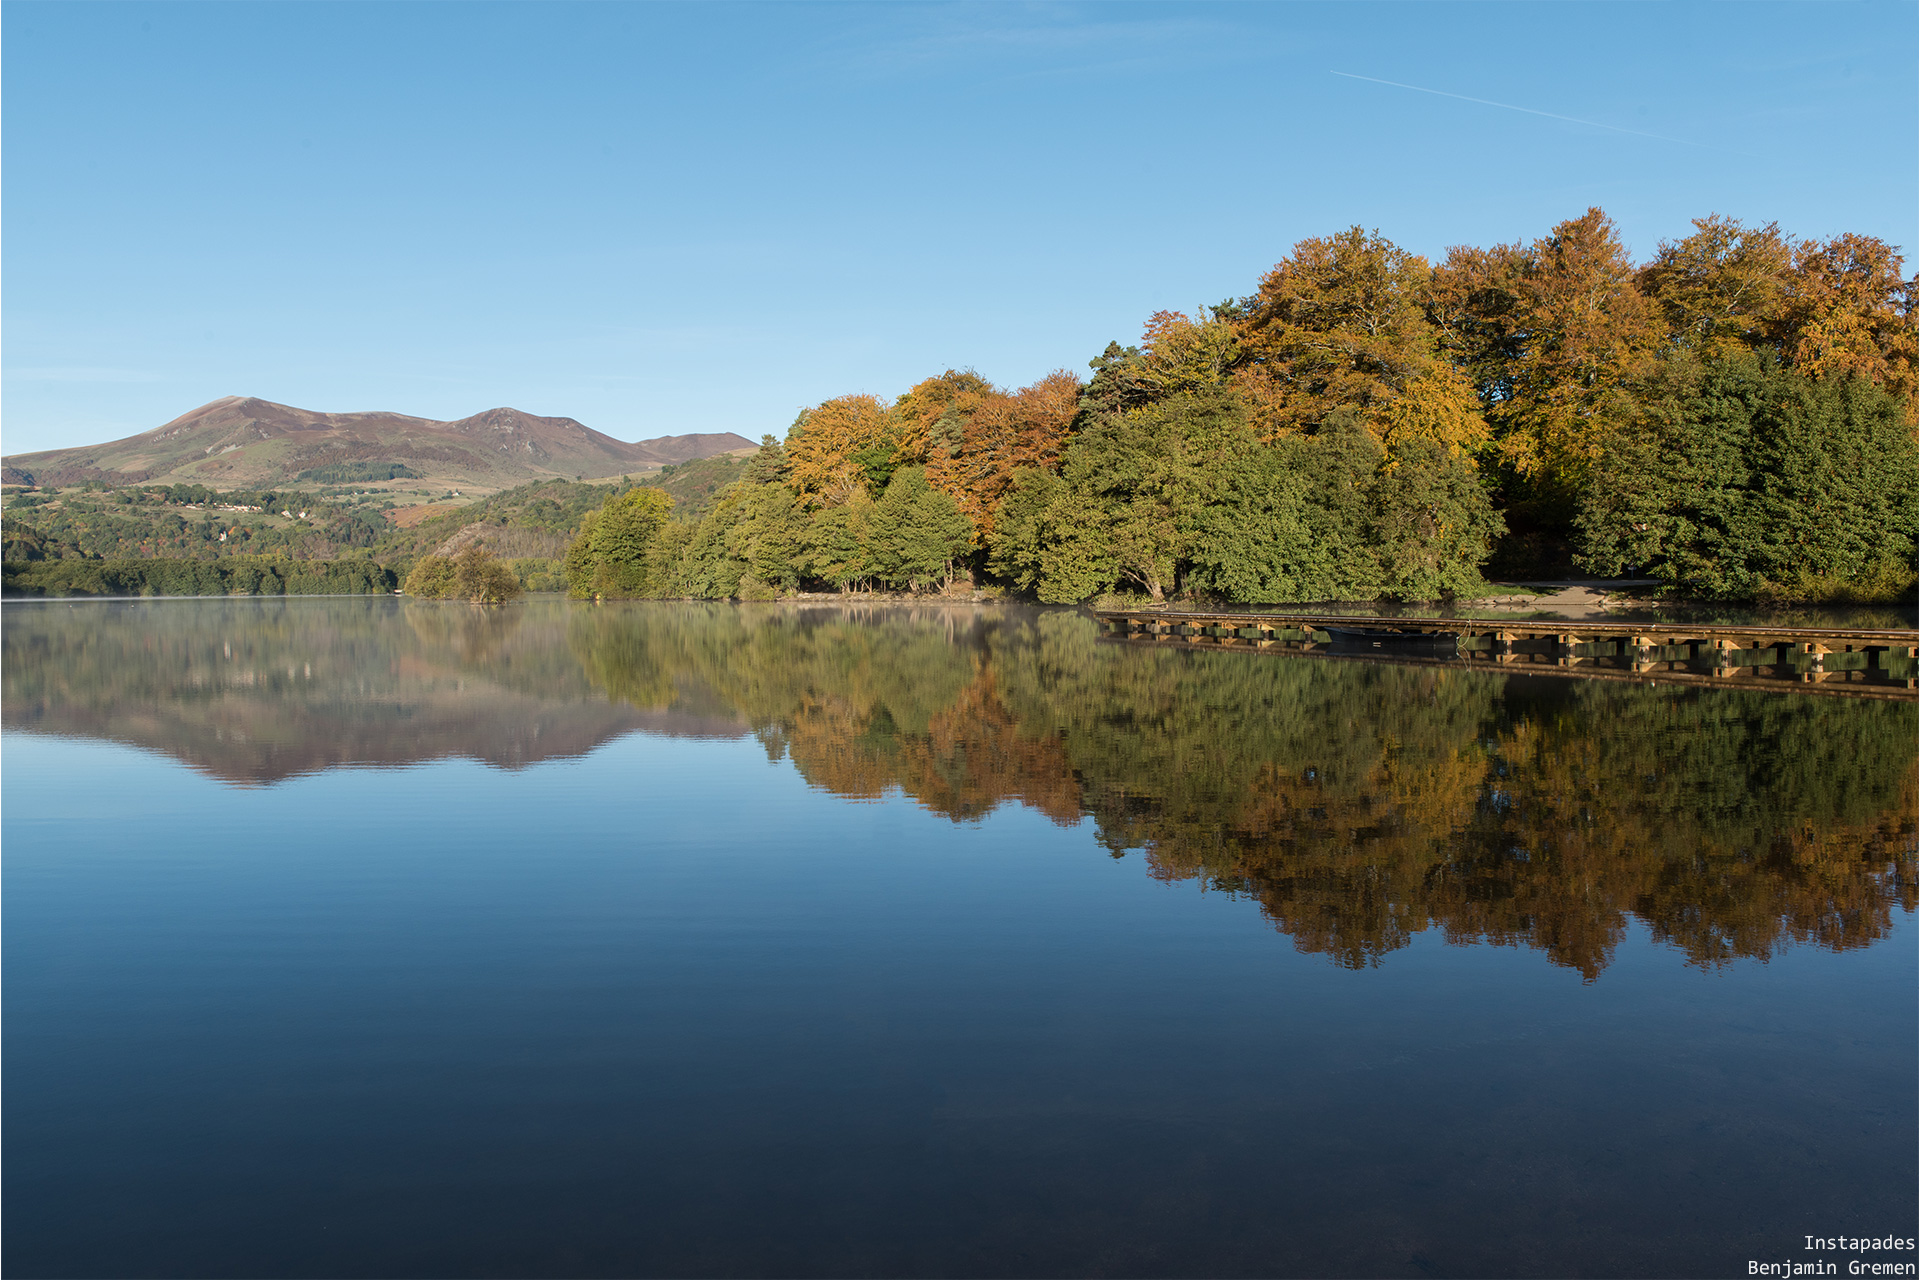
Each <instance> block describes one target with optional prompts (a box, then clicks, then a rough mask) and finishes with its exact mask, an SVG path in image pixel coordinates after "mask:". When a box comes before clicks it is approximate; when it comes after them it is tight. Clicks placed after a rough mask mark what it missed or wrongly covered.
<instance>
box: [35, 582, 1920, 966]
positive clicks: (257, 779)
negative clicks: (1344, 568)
mask: <svg viewBox="0 0 1920 1280" xmlns="http://www.w3.org/2000/svg"><path fill="white" fill-rule="evenodd" d="M7 621H8V626H7V630H6V655H7V658H6V693H5V699H4V704H3V705H4V714H5V717H6V724H7V727H9V728H15V729H32V730H36V731H41V732H53V733H61V734H69V735H81V736H97V737H103V738H110V739H117V740H121V741H126V742H130V743H135V744H137V745H141V746H145V747H149V748H152V749H155V750H160V751H164V752H167V753H170V754H174V755H177V756H179V757H181V758H183V759H184V760H186V761H187V762H188V763H190V764H192V765H193V766H195V767H196V768H199V769H202V770H204V771H206V772H208V773H211V774H213V775H215V776H217V777H220V778H222V779H226V780H228V781H232V782H238V783H270V782H272V781H275V780H277V779H280V778H284V777H288V776H291V775H294V774H298V773H303V772H311V771H313V770H316V769H323V768H328V767H332V766H336V765H395V764H405V763H410V762H414V761H421V760H428V759H436V758H445V757H451V756H468V757H472V758H474V759H478V760H482V761H485V762H487V763H489V764H494V765H499V766H503V767H521V766H525V765H527V764H530V763H533V762H537V761H539V760H544V759H553V758H564V757H570V756H575V755H578V754H581V753H583V752H585V751H588V750H591V749H593V748H594V747H596V746H598V745H599V744H601V743H604V742H607V741H609V740H611V739H613V738H615V737H617V736H619V735H621V734H625V733H631V732H636V731H646V732H653V733H663V734H670V735H677V736H690V737H744V736H746V735H748V734H752V735H753V736H755V737H756V738H758V739H759V741H760V742H761V743H762V744H764V746H765V747H766V749H767V751H768V752H769V754H771V755H772V756H774V757H776V758H779V757H785V758H787V759H790V760H791V761H792V763H793V765H794V767H796V768H797V769H798V770H799V772H800V773H801V775H802V776H804V777H805V778H806V779H807V781H808V782H810V783H812V784H813V785H814V786H816V787H819V788H821V789H822V790H825V791H828V792H831V793H833V794H836V795H839V796H843V797H847V798H849V799H855V800H867V799H874V798H878V797H880V796H882V795H885V794H887V793H889V792H890V791H898V792H901V793H904V794H905V795H907V796H910V797H912V798H913V799H914V800H915V801H916V802H918V803H919V804H920V805H922V806H923V807H925V808H927V809H929V810H931V811H933V812H935V813H938V814H941V815H944V816H945V817H947V818H950V819H952V820H954V821H959V822H965V821H970V820H974V819H978V818H979V817H981V816H982V815H984V814H986V813H988V812H990V811H992V810H993V809H995V808H996V807H998V806H1000V805H1004V804H1020V805H1025V806H1027V807H1029V808H1033V809H1037V810H1039V811H1040V812H1042V813H1044V814H1046V815H1047V816H1048V817H1049V818H1051V819H1053V820H1054V821H1055V822H1058V823H1061V824H1073V823H1076V822H1078V821H1079V820H1081V819H1082V818H1083V817H1090V818H1091V819H1092V820H1093V824H1094V829H1095V831H1096V832H1097V838H1098V840H1099V842H1100V844H1101V846H1103V847H1104V848H1105V849H1107V850H1108V851H1109V852H1111V853H1112V854H1114V855H1116V856H1118V855H1121V854H1124V853H1126V852H1128V851H1130V850H1140V851H1144V853H1145V857H1146V868H1147V871H1148V873H1149V874H1150V875H1152V876H1154V877H1156V878H1158V879H1162V880H1166V881H1171V882H1179V881H1192V882H1195V883H1197V884H1200V885H1203V886H1205V887H1206V888H1208V889H1212V890H1226V891H1229V892H1233V893H1236V894H1240V895H1243V896H1245V897H1246V898H1247V899H1248V900H1249V901H1250V902H1251V903H1253V904H1255V905H1257V907H1258V909H1259V910H1260V911H1261V912H1263V913H1264V914H1265V915H1266V916H1267V918H1268V919H1270V920H1271V921H1272V922H1273V923H1274V925H1275V926H1276V927H1277V928H1278V929H1279V930H1280V931H1281V932H1283V933H1285V934H1286V935H1288V936H1289V937H1290V938H1292V939H1293V941H1294V943H1295V945H1297V946H1298V947H1300V948H1301V949H1303V950H1308V951H1313V952H1318V953H1323V954H1325V955H1327V956H1328V957H1329V958H1331V959H1332V960H1334V961H1335V962H1336V963H1338V964H1341V965H1346V966H1356V967H1357V966H1365V965H1373V964H1378V963H1380V962H1381V961H1382V960H1383V959H1384V958H1385V957H1387V956H1389V955H1391V953H1392V952H1394V951H1395V950H1396V949H1398V948H1401V947H1404V946H1405V945H1406V944H1407V942H1408V940H1409V939H1410V938H1411V937H1412V936H1413V935H1414V934H1416V933H1419V932H1421V931H1423V930H1428V929H1436V930H1439V931H1441V932H1442V933H1443V934H1444V936H1445V937H1446V938H1447V939H1448V940H1450V941H1454V942H1472V941H1479V942H1490V943H1497V944H1503V945H1526V946H1529V947H1532V948H1535V949H1537V950H1538V951H1539V952H1540V953H1542V954H1543V955H1544V956H1545V957H1546V958H1548V959H1549V960H1551V961H1552V962H1553V963H1555V964H1560V965H1566V966H1568V967H1571V968H1574V969H1577V970H1579V971H1580V972H1581V973H1582V974H1584V975H1585V976H1587V977H1588V978H1593V977H1595V976H1597V975H1598V974H1599V973H1600V972H1601V971H1602V970H1603V969H1604V968H1605V967H1606V965H1607V962H1608V958H1609V956H1610V955H1611V953H1612V951H1613V949H1614V947H1615V946H1616V945H1617V943H1618V941H1619V939H1620V937H1621V935H1622V931H1623V930H1624V929H1625V927H1626V925H1627V923H1628V921H1629V920H1632V919H1638V920H1640V921H1642V922H1644V923H1645V924H1646V926H1647V927H1648V928H1649V929H1650V930H1652V932H1653V934H1654V936H1655V937H1657V938H1660V939H1662V940H1663V941H1667V942H1670V943H1671V944H1673V945H1674V946H1675V947H1677V948H1678V949H1679V950H1680V951H1681V952H1682V953H1683V954H1684V955H1685V956H1686V957H1687V959H1688V960H1689V961H1690V962H1692V963H1696V964H1706V965H1712V964H1721V963H1725V962H1727V961H1729V960H1732V959H1737V958H1742V957H1750V958H1764V957H1766V956H1769V955H1771V954H1773V953H1774V952H1775V951H1777V950H1778V949H1779V948H1781V947H1783V946H1786V945H1790V944H1794V943H1810V944H1814V945H1819V946H1824V947H1831V948H1844V947H1850V946H1857V945H1861V944H1863V943H1866V942H1869V941H1871V940H1873V939H1874V938H1876V937H1879V936H1881V935H1882V934H1883V933H1884V932H1885V931H1886V930H1887V928H1888V927H1889V923H1890V920H1891V914H1890V913H1891V912H1892V911H1893V910H1895V909H1896V908H1904V909H1906V910H1912V909H1913V906H1914V895H1915V879H1914V847H1915V827H1914V807H1915V773H1914V768H1913V760H1914V736H1915V714H1914V708H1913V706H1912V705H1911V704H1907V705H1859V704H1852V705H1841V704H1837V703H1835V702H1832V701H1829V700H1824V699H1815V698H1806V697H1795V696H1792V695H1791V694H1782V693H1775V692H1771V691H1766V692H1762V691H1751V690H1711V691H1709V690H1701V689H1687V688H1675V687H1661V686H1652V687H1648V686H1639V685H1627V684H1605V683H1587V682H1580V681H1570V680H1559V679H1554V678H1550V677H1538V676H1528V675H1520V674H1514V675H1509V674H1506V673H1490V672H1484V671H1472V670H1457V669H1449V668H1446V667H1444V666H1427V667H1421V666H1417V665H1415V666H1404V665H1394V664H1372V663H1365V662H1346V661H1333V662H1308V661H1299V660H1292V661H1289V660H1287V659H1286V658H1285V657H1284V656H1282V657H1277V658H1275V659H1273V660H1263V661H1249V660H1246V658H1245V657H1244V656H1234V655H1229V654H1225V653H1222V654H1211V653H1205V652H1182V651H1167V650H1151V649H1150V650H1147V651H1140V650H1139V649H1137V648H1133V649H1128V648H1124V647H1122V648H1116V647H1114V646H1111V645H1104V644H1100V643H1097V642H1096V641H1097V639H1098V637H1099V634H1100V629H1099V627H1098V626H1097V625H1096V623H1095V622H1093V621H1091V620H1089V619H1088V618H1087V617H1086V616H1084V615H1082V614H1080V613H1077V612H1072V611H1035V610H1025V609H1020V608H1015V607H993V608H959V607H945V606H929V607H927V608H925V609H923V610H910V609H901V608H894V607H880V608H866V609H862V608H858V607H852V608H830V607H814V608H793V607H780V606H769V607H762V608H751V607H735V606H715V605H675V604H655V605H635V606H624V607H620V606H616V607H597V608H596V607H584V606H571V605H567V604H564V603H561V602H556V601H535V602H532V603H529V604H527V605H524V606H520V607H517V608H508V609H492V610H487V609H473V608H467V607H460V606H449V605H443V604H435V603H412V602H405V603H402V602H390V601H384V600H382V601H371V602H367V601H351V602H318V601H298V600H294V601H286V602H271V601H250V600H249V601H235V602H231V603H221V602H173V601H167V602H155V603H151V604H142V605H137V606H130V605H125V604H122V605H118V606H114V605H101V604H89V605H85V606H79V607H69V606H61V605H57V604H56V605H33V606H25V607H10V608H9V611H8V618H7Z"/></svg>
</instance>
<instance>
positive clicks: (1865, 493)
mask: <svg viewBox="0 0 1920 1280" xmlns="http://www.w3.org/2000/svg"><path fill="white" fill-rule="evenodd" d="M1635 427H1636V429H1635V430H1634V431H1632V432H1628V433H1623V434H1622V435H1621V436H1619V437H1617V438H1616V440H1615V441H1614V443H1613V445H1612V447H1611V449H1610V450H1609V452H1608V453H1607V455H1606V456H1605V458H1604V461H1603V465H1602V466H1601V467H1600V468H1599V470H1598V473H1597V477H1596V480H1595V482H1594V484H1593V485H1592V487H1591V488H1590V490H1589V491H1588V493H1587V495H1586V498H1585V501H1584V502H1583V504H1582V507H1581V510H1580V513H1579V519H1578V522H1577V526H1576V527H1577V529H1578V532H1579V534H1580V536H1581V538H1582V543H1583V549H1582V552H1581V557H1580V559H1581V563H1582V564H1583V565H1584V566H1585V567H1587V568H1588V569H1590V570H1592V571H1594V572H1597V573H1603V574H1612V573H1620V572H1624V571H1626V570H1629V569H1638V570H1641V571H1644V572H1647V573H1650V574H1653V575H1654V576H1657V577H1659V578H1661V579H1663V580H1664V581H1665V582H1666V583H1667V584H1668V585H1669V586H1670V587H1671V588H1674V589H1677V590H1683V591H1687V592H1690V593H1697V594H1701V595H1706V596H1711V597H1718V598H1729V599H1787V600H1794V599H1798V600H1820V599H1848V598H1854V599H1876V598H1900V597H1901V596H1903V595H1906V594H1908V593H1910V591H1911V587H1912V583H1913V578H1914V572H1913V566H1914V557H1915V551H1916V545H1915V537H1916V516H1915V505H1914V492H1913V480H1912V477H1913V475H1914V471H1915V468H1916V466H1917V465H1920V458H1916V453H1915V444H1914V436H1913V431H1912V429H1911V428H1910V427H1908V426H1907V425H1906V423H1905V421H1904V407H1903V406H1902V405H1901V404H1900V403H1899V402H1898V401H1896V400H1895V399H1894V398H1893V397H1892V396H1890V395H1888V394H1887V393H1886V392H1884V391H1882V390H1881V389H1880V388H1878V387H1876V386H1874V385H1873V384H1872V383H1871V382H1869V381H1867V380H1866V379H1865V378H1863V377H1847V378H1831V377H1829V378H1821V379H1813V378H1808V377H1805V376H1803V375H1801V374H1799V373H1797V372H1795V371H1793V370H1790V369H1785V368H1782V367H1780V366H1779V364H1778V363H1777V362H1776V361H1774V360H1773V358H1772V357H1770V356H1762V355H1758V354H1742V355H1739V356H1736V357H1733V358H1728V359H1717V360H1711V361H1708V362H1706V363H1705V364H1700V363H1697V362H1691V361H1684V360H1677V361H1675V362H1673V364H1672V365H1671V367H1670V368H1669V369H1668V370H1667V372H1666V373H1665V374H1664V375H1663V377H1662V379H1661V380H1659V381H1658V382H1657V383H1656V384H1655V385H1654V387H1653V388H1651V390H1650V392H1649V396H1648V402H1647V405H1646V408H1645V411H1644V412H1643V414H1642V415H1641V417H1640V419H1639V420H1638V421H1637V423H1636V424H1635Z"/></svg>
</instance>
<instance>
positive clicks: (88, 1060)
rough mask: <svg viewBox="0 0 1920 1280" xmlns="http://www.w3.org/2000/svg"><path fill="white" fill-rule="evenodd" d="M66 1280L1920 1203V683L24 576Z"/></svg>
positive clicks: (19, 1203) (1583, 1240)
mask: <svg viewBox="0 0 1920 1280" xmlns="http://www.w3.org/2000/svg"><path fill="white" fill-rule="evenodd" d="M4 623H5V626H4V648H5V667H4V679H5V684H4V698H0V713H3V714H4V730H5V735H4V798H5V805H4V810H3V811H0V834H3V835H4V841H5V864H4V891H5V896H4V926H5V929H4V961H5V969H4V996H5V1029H6V1059H5V1085H6V1089H5V1095H4V1106H5V1114H4V1120H5V1157H6V1160H5V1211H6V1224H7V1232H6V1250H7V1256H6V1262H7V1269H8V1272H9V1273H10V1274H12V1275H18V1276H29V1275H31V1276H400V1275H407V1276H807V1277H813V1276H822V1277H824V1276H1412V1277H1420V1276H1575V1275H1603V1276H1642V1275H1644V1276H1718V1275H1727V1276H1732V1275H1742V1276H1744V1275H1747V1274H1749V1263H1750V1262H1753V1261H1760V1262H1769V1261H1771V1262H1807V1261H1812V1260H1820V1261H1831V1260H1836V1259H1837V1260H1838V1261H1839V1263H1840V1266H1841V1270H1842V1273H1843V1274H1844V1272H1845V1266H1846V1263H1847V1261H1848V1260H1850V1259H1852V1258H1855V1257H1858V1258H1861V1259H1864V1260H1867V1261H1889V1260H1893V1261H1904V1260H1909V1259H1910V1258H1911V1257H1912V1255H1911V1253H1897V1252H1896V1253H1887V1252H1880V1253H1865V1254H1834V1253H1831V1252H1810V1251H1809V1250H1808V1249H1807V1247H1806V1237H1807V1236H1809V1235H1814V1236H1835V1235H1860V1236H1888V1235H1894V1236H1912V1235H1914V1234H1915V1221H1916V1210H1915V1204H1916V1197H1917V1196H1920V1179H1917V1178H1916V1141H1915V1131H1916V1123H1917V1122H1920V1108H1917V1107H1916V1098H1915V1076H1916V1068H1917V1067H1920V1062H1917V1061H1916V1034H1917V1033H1920V1024H1917V1020H1916V986H1917V984H1916V959H1917V958H1916V954H1915V945H1914V940H1915V930H1914V915H1913V913H1914V908H1915V883H1916V881H1915V874H1916V857H1915V801H1916V784H1915V754H1916V752H1915V741H1916V715H1915V707H1914V704H1913V703H1911V702H1898V701H1877V702H1875V701H1855V700H1849V699H1844V698H1833V697H1819V696H1814V695H1812V694H1806V693H1796V692H1790V691H1788V692H1781V691H1756V690H1719V689H1709V688H1698V687H1675V686H1661V685H1641V684H1632V683H1627V682H1621V681H1612V682H1600V681H1583V680H1578V679H1570V678H1561V677H1552V676H1544V675H1523V674H1510V673H1504V672H1496V671H1487V670H1484V669H1482V670H1469V669H1464V668H1462V669H1455V668H1450V667H1445V666H1434V667H1413V666H1400V665H1393V664H1389V663H1374V662H1366V661H1359V660H1352V661H1349V660H1327V659H1321V660H1308V659H1305V658H1300V657H1290V656H1286V655H1269V654H1252V653H1240V654H1237V653H1224V652H1223V653H1206V652H1193V651H1171V650H1155V649H1151V648H1142V647H1139V646H1129V645H1127V644H1124V643H1110V642H1105V641H1102V640H1101V639H1100V638H1099V636H1098V630H1097V628H1096V626H1095V625H1094V623H1093V621H1092V620H1091V619H1090V618H1089V617H1088V616H1087V615H1085V614H1083V613H1081V612H1078V611H1074V610H1037V609H1027V608H1021V607H1015V606H979V607H966V606H928V607H926V608H923V609H914V608H906V607H870V608H862V607H858V606H851V607H845V608H836V607H828V606H819V607H796V606H792V605H784V606H731V605H714V606H709V605H684V604H664V603H636V604H628V605H602V606H593V605H587V604H574V603H567V602H562V601H557V600H551V599H534V600H529V601H526V602H523V603H520V604H517V605H512V606H508V607H504V608H496V609H480V608H475V607H471V606H465V605H453V604H434V603H423V602H414V601H402V600H397V599H390V598H376V599H365V598H333V599H321V598H310V599H300V598H293V599H265V600H261V599H246V600H233V601H204V600H203V601H195V600H177V601H176V600H154V601H146V602H134V603H130V602H126V601H119V602H85V603H77V604H76V603H68V602H64V601H54V602H45V603H40V602H34V603H9V604H8V605H7V606H6V607H5V613H4Z"/></svg>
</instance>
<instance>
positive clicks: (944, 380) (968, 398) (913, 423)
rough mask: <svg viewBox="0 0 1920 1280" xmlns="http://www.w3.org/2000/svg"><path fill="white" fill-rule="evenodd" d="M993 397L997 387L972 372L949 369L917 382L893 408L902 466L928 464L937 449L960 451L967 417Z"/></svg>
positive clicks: (969, 370)
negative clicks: (897, 429) (897, 426)
mask: <svg viewBox="0 0 1920 1280" xmlns="http://www.w3.org/2000/svg"><path fill="white" fill-rule="evenodd" d="M993 394H994V387H993V384H992V383H990V382H988V381H987V380H986V379H985V378H983V377H981V376H980V375H979V374H977V373H975V372H974V371H973V370H971V369H949V370H947V371H946V372H945V373H943V374H940V375H938V376H937V377H932V378H926V379H923V380H921V381H919V382H916V383H915V384H914V385H913V386H912V387H911V388H909V389H908V390H907V391H906V392H905V393H904V394H902V395H901V396H900V398H899V399H897V400H895V401H894V404H893V409H894V413H895V414H897V415H898V417H899V420H900V446H899V455H900V460H901V464H902V465H903V466H912V465H915V464H918V463H924V462H925V461H926V460H927V458H928V455H929V453H930V452H931V451H932V450H934V449H936V448H939V449H944V450H949V451H951V450H953V449H957V448H958V447H959V445H960V440H961V437H962V435H963V434H964V432H965V426H966V418H967V416H968V415H969V414H970V413H972V412H973V410H974V408H975V407H976V406H977V405H978V404H979V403H980V401H981V399H982V398H983V397H987V396H991V395H993Z"/></svg>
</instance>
